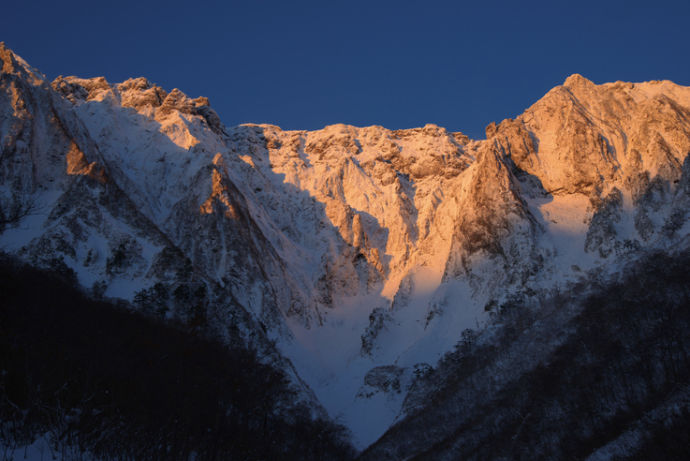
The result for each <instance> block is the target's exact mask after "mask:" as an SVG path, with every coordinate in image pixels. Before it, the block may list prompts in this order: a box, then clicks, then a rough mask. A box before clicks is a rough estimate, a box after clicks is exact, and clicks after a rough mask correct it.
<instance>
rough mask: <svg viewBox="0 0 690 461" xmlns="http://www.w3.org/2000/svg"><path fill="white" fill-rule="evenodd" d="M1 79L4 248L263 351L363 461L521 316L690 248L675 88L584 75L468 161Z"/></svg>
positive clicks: (689, 126)
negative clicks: (347, 434)
mask: <svg viewBox="0 0 690 461" xmlns="http://www.w3.org/2000/svg"><path fill="white" fill-rule="evenodd" d="M0 59H1V60H2V75H1V76H0V138H1V142H2V144H1V149H2V150H1V152H0V249H2V250H3V251H5V252H9V253H12V254H14V255H17V256H19V257H20V258H21V259H23V260H25V261H27V262H30V263H31V264H34V265H37V266H41V267H57V266H59V267H64V266H67V267H69V268H71V269H72V270H74V271H75V272H76V274H77V276H78V280H79V282H80V284H81V285H83V287H84V288H85V289H87V290H90V291H91V292H92V293H93V295H94V296H105V297H109V298H122V299H125V300H128V301H131V302H132V303H133V304H134V305H136V306H138V307H139V308H141V309H146V310H151V311H152V312H155V313H156V315H161V316H164V317H168V318H176V319H182V320H183V321H185V322H189V323H191V324H194V325H197V326H198V327H199V328H204V329H208V330H210V331H212V332H214V333H215V334H216V335H218V336H219V337H221V338H223V339H225V340H226V341H231V340H236V339H237V338H238V337H239V338H241V339H242V340H244V341H247V342H250V343H252V344H254V345H255V346H257V347H261V348H264V349H265V350H266V351H267V354H269V355H271V357H272V360H273V361H274V362H275V363H278V364H279V365H280V366H281V367H284V368H286V369H289V370H290V373H291V375H292V376H293V379H294V381H295V383H296V384H297V385H298V386H301V388H302V395H303V396H304V398H305V399H314V405H315V407H317V406H318V404H317V403H316V402H317V401H318V402H319V403H320V404H321V405H323V406H324V407H325V409H326V410H327V411H328V413H329V414H330V416H331V417H333V418H336V419H338V420H340V421H342V422H343V423H344V424H346V425H347V426H348V427H349V428H350V429H351V430H352V431H353V434H354V438H355V443H356V444H357V445H358V446H359V447H360V448H363V447H365V446H367V445H369V444H370V443H372V442H373V441H375V440H376V439H377V438H378V437H379V436H380V435H381V434H382V433H383V432H384V431H385V430H386V429H387V428H388V427H389V426H390V425H391V424H392V423H393V422H394V421H395V420H396V418H399V417H400V416H402V413H401V409H402V403H403V400H404V398H405V395H406V394H407V391H408V389H409V387H410V385H411V383H412V382H413V381H414V379H415V377H416V376H418V375H419V374H420V373H423V372H424V370H427V369H429V368H430V367H431V366H434V365H435V364H436V362H437V360H438V359H439V357H440V356H441V355H442V354H444V353H445V352H447V351H449V350H451V349H452V348H453V346H454V345H455V344H456V343H457V342H458V340H459V339H460V337H461V334H462V332H463V331H464V330H466V329H480V328H482V326H484V325H486V324H487V322H488V321H489V319H490V318H491V316H492V313H493V312H496V311H497V310H499V309H500V308H501V306H502V305H504V304H505V303H509V302H515V301H516V300H519V301H520V302H524V303H530V302H532V301H535V300H538V299H543V298H544V297H545V296H546V295H547V294H548V293H551V292H553V291H554V290H556V289H560V288H563V287H567V286H568V284H570V283H576V282H578V281H579V280H582V279H583V278H585V277H586V276H591V275H592V274H597V276H598V277H600V278H602V279H606V278H607V277H608V275H609V274H615V273H616V272H617V271H618V270H619V269H620V267H622V265H624V264H625V263H628V262H630V261H632V260H635V259H636V258H638V257H640V255H642V254H643V253H645V252H646V251H648V250H652V249H658V250H663V251H666V250H670V249H678V248H685V247H688V245H689V244H690V239H689V238H688V235H689V231H690V224H688V221H689V220H688V210H689V209H690V160H688V153H689V152H690V88H688V87H682V86H679V85H676V84H674V83H672V82H669V81H655V82H646V83H635V84H633V83H623V82H616V83H607V84H603V85H595V84H594V83H592V82H590V81H589V80H587V79H585V78H584V77H582V76H580V75H577V74H576V75H572V76H570V77H568V79H567V80H566V81H565V83H564V84H563V85H562V86H558V87H556V88H554V89H553V90H551V91H550V92H549V93H547V94H546V95H545V96H544V97H543V98H542V99H540V100H539V101H537V102H536V103H535V104H534V105H533V106H532V107H530V108H529V109H527V110H526V111H525V112H524V113H523V114H521V115H520V116H518V117H517V118H515V119H508V120H504V121H503V122H501V123H500V124H493V123H492V124H491V125H489V126H488V127H487V130H486V138H487V139H485V140H471V139H469V138H468V137H467V136H465V135H463V134H462V133H451V132H448V131H447V130H445V129H444V128H441V127H438V126H435V125H426V126H425V127H423V128H415V129H407V130H388V129H385V128H383V127H380V126H372V127H366V128H357V127H353V126H347V125H333V126H328V127H325V128H323V129H322V130H318V131H283V130H281V129H280V128H278V127H276V126H271V125H241V126H237V127H231V128H230V127H225V126H224V125H223V124H222V123H221V121H220V118H219V116H218V115H217V114H216V113H215V112H214V110H213V109H212V108H211V107H210V104H209V101H208V99H206V98H203V97H200V98H196V99H191V98H189V97H187V96H186V95H184V94H183V93H182V92H180V91H179V90H177V89H173V90H172V91H170V92H168V91H166V90H164V89H163V88H160V87H159V86H157V85H155V84H153V83H151V82H149V81H147V80H146V79H145V78H136V79H130V80H127V81H125V82H123V83H119V84H112V83H109V82H107V81H106V80H105V79H104V78H102V77H99V78H90V79H82V78H76V77H64V78H63V77H58V78H57V79H56V80H55V81H53V82H52V83H51V82H48V81H47V80H46V78H45V77H44V76H43V75H42V74H40V73H39V72H38V71H37V70H36V69H34V68H32V67H30V66H29V65H28V64H27V63H26V62H25V61H23V60H22V59H21V58H19V57H18V56H16V55H15V54H14V53H13V52H12V51H11V50H9V49H8V48H6V47H5V46H4V45H2V44H0ZM200 306H201V307H200ZM273 341H275V343H276V345H277V351H278V352H276V350H275V349H273V346H272V342H273ZM312 391H313V394H311V392H312Z"/></svg>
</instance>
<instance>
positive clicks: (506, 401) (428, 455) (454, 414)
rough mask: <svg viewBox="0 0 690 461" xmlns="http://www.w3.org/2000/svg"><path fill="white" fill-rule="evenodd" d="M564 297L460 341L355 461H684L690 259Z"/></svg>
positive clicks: (646, 265)
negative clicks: (397, 418) (400, 416)
mask: <svg viewBox="0 0 690 461" xmlns="http://www.w3.org/2000/svg"><path fill="white" fill-rule="evenodd" d="M571 288H572V289H570V290H568V291H565V292H562V293H560V294H557V295H556V296H554V297H552V298H550V299H548V300H544V301H543V302H542V303H541V304H540V305H539V306H531V307H528V306H524V305H519V304H516V305H504V306H502V307H501V308H500V309H499V312H498V313H497V318H496V323H495V325H494V326H493V327H491V328H489V329H488V330H487V331H486V332H484V333H482V334H481V335H476V334H474V333H473V332H471V331H466V332H464V333H463V335H462V340H461V341H460V342H459V343H458V345H457V347H456V350H455V351H454V352H452V353H450V354H447V355H446V356H445V357H444V359H443V360H442V361H441V363H440V364H439V366H438V367H437V368H436V369H435V370H433V371H431V372H430V373H428V374H427V375H426V376H424V377H422V378H420V380H419V381H418V382H417V383H416V384H415V386H414V388H413V391H412V392H411V393H410V395H409V396H408V399H407V402H406V407H407V408H408V414H409V416H408V417H407V418H405V419H404V420H402V421H401V422H399V423H398V424H396V425H394V426H393V427H392V428H391V429H390V430H389V431H388V432H387V433H386V434H384V436H382V437H381V439H380V440H379V441H378V442H377V443H375V444H374V445H372V446H371V447H369V449H367V450H366V451H365V452H364V453H363V454H362V456H361V458H362V459H367V460H383V459H403V458H405V459H419V460H427V459H433V460H443V459H448V460H451V459H453V460H455V459H463V460H471V459H477V460H486V459H523V460H537V459H544V460H546V459H548V460H554V459H568V460H571V459H573V460H574V459H592V460H595V459H602V460H603V459H607V460H608V459H627V460H647V459H650V460H651V459H665V460H669V459H673V460H687V459H690V252H688V251H685V252H683V253H681V254H678V255H675V256H668V255H664V254H652V255H649V256H647V257H646V258H645V259H644V260H643V262H642V263H637V264H635V265H633V266H630V267H629V268H628V269H627V270H625V271H624V272H623V273H622V274H621V276H620V277H619V278H618V280H617V281H614V282H610V283H608V284H606V285H602V284H600V283H599V281H598V280H597V279H596V277H595V276H594V275H592V276H590V278H589V280H586V281H583V282H582V283H581V284H580V285H578V286H575V287H571Z"/></svg>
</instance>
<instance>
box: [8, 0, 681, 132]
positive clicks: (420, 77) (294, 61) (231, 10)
mask: <svg viewBox="0 0 690 461" xmlns="http://www.w3.org/2000/svg"><path fill="white" fill-rule="evenodd" d="M689 20H690V2H687V1H664V0H656V1H653V2H652V1H650V2H636V1H627V2H623V1H604V0H600V1H596V2H594V1H586V0H585V1H578V2H558V1H550V2H502V1H492V2H479V1H477V2H472V3H469V2H467V3H466V2H460V1H455V2H441V1H433V0H427V1H419V2H404V1H398V2H375V1H369V2H364V1H350V2H328V1H321V2H297V1H296V2H289V1H280V2H277V1H260V0H257V1H246V2H233V1H226V2H206V1H187V2H175V1H169V2H156V1H139V2H131V1H122V2H117V3H116V2H109V3H107V4H104V3H103V2H96V1H90V2H85V1H75V2H69V1H62V2H47V1H46V2H41V1H38V2H37V1H13V2H6V4H5V5H3V7H2V15H0V40H4V41H5V42H6V44H7V46H9V47H10V48H12V49H14V51H15V52H17V53H18V54H19V55H21V56H22V57H24V58H25V59H26V60H27V61H29V63H31V64H32V65H33V66H35V67H38V68H39V69H40V70H41V71H42V72H44V73H45V74H46V75H47V76H48V77H49V78H51V79H52V78H54V77H56V76H58V75H78V76H81V77H92V76H100V75H103V76H105V77H106V78H107V79H108V80H109V81H111V82H119V81H122V80H125V79H127V78H129V77H136V76H145V77H147V78H149V79H150V80H151V81H153V82H156V83H158V84H160V85H161V86H163V87H164V88H166V89H168V90H170V89H172V88H174V87H177V88H180V89H181V90H182V91H184V92H185V93H187V94H188V95H190V96H192V97H196V96H201V95H203V96H208V97H209V98H210V100H211V105H212V106H213V107H214V108H215V109H216V111H217V112H218V113H219V115H220V117H221V119H222V120H223V121H224V122H225V124H227V125H235V124H238V123H243V122H255V123H273V124H276V125H279V126H281V127H283V128H285V129H318V128H321V127H323V126H325V125H328V124H332V123H338V122H342V123H349V124H353V125H358V126H363V125H371V124H377V125H383V126H385V127H387V128H392V129H397V128H409V127H414V126H422V125H424V124H425V123H436V124H438V125H441V126H445V127H446V128H448V129H449V130H452V131H462V132H464V133H466V134H468V135H470V136H471V137H475V138H479V137H483V134H484V127H485V126H486V125H487V124H488V123H489V122H491V121H500V120H502V119H504V118H508V117H515V116H516V115H518V114H520V113H521V112H522V111H523V110H524V109H526V108H527V107H529V106H530V105H531V104H532V103H533V102H535V101H536V100H537V99H539V98H540V97H541V96H542V95H543V94H544V93H546V92H547V91H548V90H549V89H550V88H552V87H553V86H555V85H558V84H561V83H562V82H563V80H565V78H566V77H567V76H568V75H570V74H572V73H575V72H577V73H580V74H582V75H584V76H585V77H587V78H589V79H591V80H593V81H594V82H596V83H603V82H607V81H615V80H626V81H643V80H652V79H669V80H673V81H675V82H676V83H679V84H684V85H690V59H688V55H689V49H690V46H689V45H690V27H688V23H689Z"/></svg>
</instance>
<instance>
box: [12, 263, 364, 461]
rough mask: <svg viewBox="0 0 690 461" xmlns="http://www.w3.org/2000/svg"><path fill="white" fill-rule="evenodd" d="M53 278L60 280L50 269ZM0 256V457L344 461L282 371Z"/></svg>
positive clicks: (334, 430)
mask: <svg viewBox="0 0 690 461" xmlns="http://www.w3.org/2000/svg"><path fill="white" fill-rule="evenodd" d="M58 272H60V271H58ZM61 272H62V273H57V272H54V273H48V272H44V271H39V270H36V269H33V268H30V267H27V266H24V265H21V264H18V263H16V262H14V261H12V260H10V259H8V258H7V257H4V256H2V257H0V459H2V458H3V457H4V456H6V455H7V453H9V452H10V450H11V449H12V448H13V447H17V446H22V445H25V444H27V443H30V442H31V440H33V439H34V438H35V437H36V436H37V435H43V434H50V438H51V439H52V440H53V442H54V443H55V445H56V447H58V450H71V452H72V453H73V456H72V457H73V458H75V459H78V458H79V457H80V456H81V455H80V453H81V454H83V453H89V454H91V455H94V456H95V457H97V458H98V459H137V460H143V459H166V460H177V459H179V460H186V459H190V458H193V459H209V460H214V459H218V460H221V459H247V460H254V459H348V458H351V457H352V455H353V451H352V448H351V446H350V445H349V444H348V442H347V441H346V438H345V433H344V429H343V428H342V427H340V426H337V425H335V424H334V423H332V422H330V421H326V420H322V419H312V417H311V415H310V411H309V409H307V408H306V407H305V406H303V405H296V404H294V403H293V398H294V397H295V395H294V393H293V391H291V390H290V388H289V386H288V380H287V378H286V376H285V374H284V373H283V372H282V371H279V370H277V369H275V368H273V367H271V366H269V365H266V364H262V363H261V362H260V361H259V360H258V358H257V355H256V353H255V352H254V351H252V350H249V349H246V348H239V347H234V348H229V347H227V346H224V345H221V344H218V343H216V342H214V341H211V340H208V339H204V338H200V337H198V336H194V335H191V334H189V333H188V332H186V331H184V330H183V329H182V328H177V327H175V326H174V325H169V324H165V323H163V322H162V321H160V320H155V319H152V318H150V317H145V316H142V315H138V314H136V313H133V312H131V311H130V310H128V309H124V308H122V307H117V306H114V305H112V304H109V303H107V302H102V301H99V302H95V301H93V300H90V299H89V298H87V297H86V296H85V295H84V294H83V293H82V292H80V291H79V290H78V289H77V288H75V287H76V284H75V280H74V278H73V275H72V274H70V272H69V270H63V271H61Z"/></svg>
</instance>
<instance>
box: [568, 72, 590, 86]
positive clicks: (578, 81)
mask: <svg viewBox="0 0 690 461" xmlns="http://www.w3.org/2000/svg"><path fill="white" fill-rule="evenodd" d="M593 85H594V82H592V81H591V80H588V79H586V78H585V77H583V76H582V75H580V74H572V75H571V76H570V77H568V78H566V79H565V82H563V86H567V87H568V88H581V87H585V86H593Z"/></svg>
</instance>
